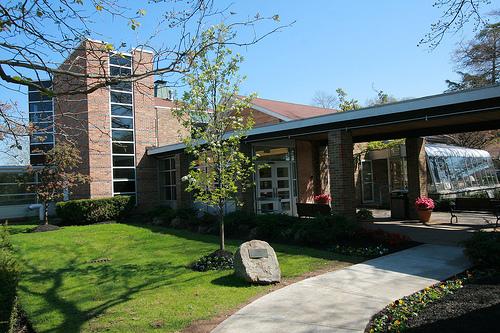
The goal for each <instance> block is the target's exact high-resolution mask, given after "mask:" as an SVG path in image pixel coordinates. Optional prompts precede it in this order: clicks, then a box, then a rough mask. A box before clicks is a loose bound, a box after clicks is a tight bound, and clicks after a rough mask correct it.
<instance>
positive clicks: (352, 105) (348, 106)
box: [335, 88, 361, 112]
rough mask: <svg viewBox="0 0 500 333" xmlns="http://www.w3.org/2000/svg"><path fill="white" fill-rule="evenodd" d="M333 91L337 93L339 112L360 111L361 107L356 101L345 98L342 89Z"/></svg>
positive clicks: (345, 95)
mask: <svg viewBox="0 0 500 333" xmlns="http://www.w3.org/2000/svg"><path fill="white" fill-rule="evenodd" d="M335 91H336V92H337V96H338V100H339V109H340V110H339V112H344V111H352V110H358V109H361V105H360V104H359V102H358V100H356V99H354V98H351V99H349V98H348V97H347V93H346V92H345V91H344V90H343V89H342V88H337V90H335Z"/></svg>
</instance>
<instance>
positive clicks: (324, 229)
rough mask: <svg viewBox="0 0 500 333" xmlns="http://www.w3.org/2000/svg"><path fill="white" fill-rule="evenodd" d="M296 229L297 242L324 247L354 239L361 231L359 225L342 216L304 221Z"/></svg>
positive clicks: (321, 217) (320, 217)
mask: <svg viewBox="0 0 500 333" xmlns="http://www.w3.org/2000/svg"><path fill="white" fill-rule="evenodd" d="M294 229H295V230H294V236H293V238H294V240H295V242H297V243H299V244H304V245H312V246H324V245H328V244H332V243H337V242H343V241H347V240H350V239H352V238H353V237H354V235H355V234H356V232H357V231H358V230H359V224H358V223H357V222H356V221H355V220H352V219H349V218H346V217H344V216H341V215H326V216H321V215H320V216H317V217H316V218H314V219H302V220H301V221H300V223H298V224H297V225H295V226H294Z"/></svg>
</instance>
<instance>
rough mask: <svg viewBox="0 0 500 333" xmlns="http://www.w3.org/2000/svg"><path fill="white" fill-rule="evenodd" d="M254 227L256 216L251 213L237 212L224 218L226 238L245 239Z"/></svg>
mask: <svg viewBox="0 0 500 333" xmlns="http://www.w3.org/2000/svg"><path fill="white" fill-rule="evenodd" d="M256 226H257V215H256V214H255V213H253V212H246V211H243V210H237V211H234V212H231V213H229V214H227V215H226V216H225V217H224V231H225V232H226V234H227V235H228V236H234V237H243V238H246V237H248V236H249V234H250V230H252V229H254V228H255V227H256Z"/></svg>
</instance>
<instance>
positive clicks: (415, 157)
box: [406, 138, 427, 219]
mask: <svg viewBox="0 0 500 333" xmlns="http://www.w3.org/2000/svg"><path fill="white" fill-rule="evenodd" d="M406 160H407V172H408V204H409V215H410V216H409V217H410V218H411V219H416V218H418V215H417V211H416V210H415V206H414V204H415V200H416V199H417V198H418V197H421V196H427V162H426V160H425V141H424V139H423V138H406Z"/></svg>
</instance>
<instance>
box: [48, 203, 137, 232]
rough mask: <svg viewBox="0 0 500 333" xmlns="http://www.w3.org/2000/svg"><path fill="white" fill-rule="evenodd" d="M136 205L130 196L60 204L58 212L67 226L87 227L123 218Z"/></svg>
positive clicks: (57, 205)
mask: <svg viewBox="0 0 500 333" xmlns="http://www.w3.org/2000/svg"><path fill="white" fill-rule="evenodd" d="M134 203H135V201H134V197H130V196H116V197H112V198H102V199H81V200H70V201H65V202H58V203H57V204H56V212H57V216H59V217H60V218H61V219H62V220H63V223H65V224H70V225H85V224H92V223H97V222H103V221H109V220H114V219H118V218H121V217H123V216H124V215H125V214H126V213H127V212H129V211H130V210H131V209H132V208H133V207H134Z"/></svg>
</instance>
